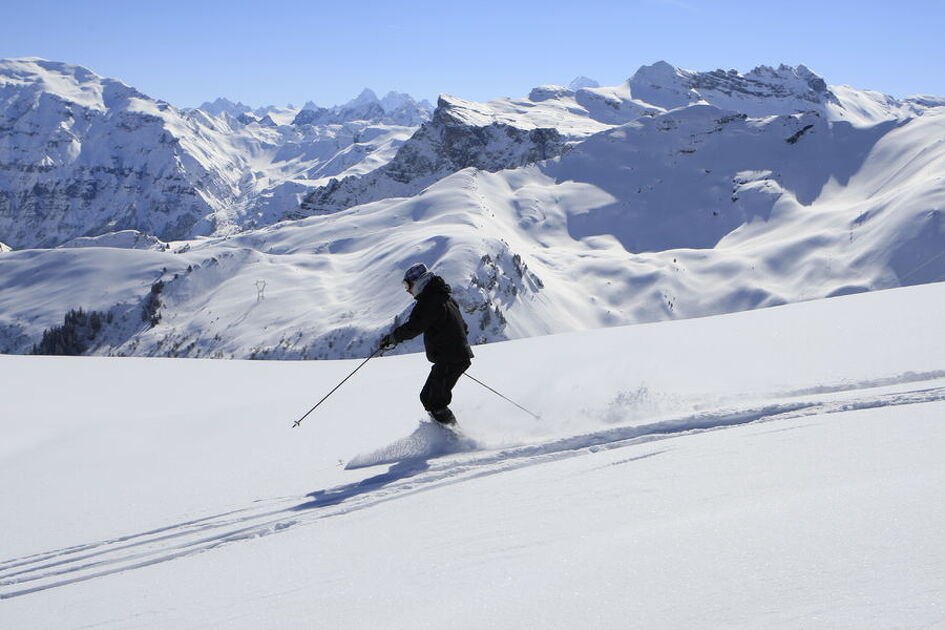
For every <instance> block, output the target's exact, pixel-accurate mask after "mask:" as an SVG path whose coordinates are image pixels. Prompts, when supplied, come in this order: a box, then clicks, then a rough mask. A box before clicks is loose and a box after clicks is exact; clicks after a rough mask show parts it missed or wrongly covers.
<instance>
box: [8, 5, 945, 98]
mask: <svg viewBox="0 0 945 630" xmlns="http://www.w3.org/2000/svg"><path fill="white" fill-rule="evenodd" d="M943 34H945V0H898V1H896V2H891V1H889V0H883V1H875V0H859V1H848V0H838V1H832V0H817V1H811V0H797V1H791V0H785V1H781V2H760V1H756V2H746V1H736V0H719V1H712V2H702V1H699V0H623V1H613V2H601V1H599V0H566V1H559V0H545V1H543V2H535V1H531V0H529V1H526V2H516V1H515V0H504V1H497V0H469V1H467V2H450V1H448V0H436V1H428V0H414V1H411V0H404V1H400V2H398V1H397V0H390V1H386V2H375V1H373V0H331V1H329V2H324V1H321V0H313V1H309V2H305V0H303V1H302V2H293V3H273V2H267V1H265V0H262V1H255V2H244V1H241V0H230V1H227V2H220V1H217V0H189V1H182V0H160V1H157V2H151V1H148V0H144V1H141V0H138V1H137V2H135V1H128V0H122V1H120V2H118V1H114V0H96V1H92V0H70V1H63V0H59V1H54V0H0V58H7V57H27V56H35V57H44V58H46V59H52V60H55V61H65V62H69V63H75V64H79V65H83V66H86V67H88V68H90V69H91V70H93V71H95V72H97V73H98V74H100V75H103V76H106V77H113V78H117V79H120V80H122V81H124V82H125V83H128V84H129V85H132V86H134V87H135V88H137V89H139V90H141V91H142V92H144V93H146V94H148V95H149V96H152V97H154V98H160V99H163V100H166V101H168V102H170V103H172V104H174V105H178V106H195V105H199V104H200V103H202V102H203V101H206V100H212V99H214V98H216V97H217V96H225V97H227V98H229V99H231V100H234V101H236V100H240V101H243V102H244V103H246V104H248V105H252V106H261V105H270V104H272V105H285V104H287V103H292V104H295V105H301V104H302V103H304V102H305V101H308V100H313V101H315V102H316V103H318V104H319V105H324V106H330V105H335V104H339V103H343V102H346V101H348V100H350V99H351V98H353V97H355V96H356V95H357V94H358V93H359V92H360V91H361V89H362V88H364V87H370V88H372V89H374V90H375V91H376V92H378V94H379V95H381V96H383V94H384V93H386V92H388V91H389V90H397V91H401V92H408V93H410V94H412V95H414V96H415V97H417V98H427V99H430V100H431V101H434V99H435V98H436V96H437V94H439V93H444V92H445V93H449V94H453V95H455V96H459V97H462V98H466V99H470V100H488V99H490V98H495V97H498V96H517V97H520V96H526V95H527V94H528V91H529V90H530V89H531V88H532V87H534V86H536V85H541V84H546V83H557V84H565V85H566V84H567V83H569V82H570V81H571V80H572V79H574V78H575V77H576V76H578V75H585V76H588V77H590V78H592V79H595V80H597V81H599V82H600V83H601V84H602V85H616V84H618V83H620V82H622V81H624V80H626V79H627V78H628V77H629V76H630V75H632V74H633V72H634V71H636V69H637V68H639V67H640V66H641V65H644V64H649V63H653V62H655V61H659V60H665V61H668V62H669V63H671V64H673V65H676V66H679V67H682V68H687V69H690V70H714V69H716V68H724V69H726V70H727V69H730V68H735V69H737V70H739V71H741V72H747V71H748V70H750V69H752V68H753V67H755V66H757V65H760V64H765V65H778V64H780V63H787V64H790V65H797V64H801V63H803V64H805V65H807V66H808V67H810V68H811V69H812V70H814V71H815V72H817V73H819V74H820V75H821V76H823V77H824V79H825V80H826V81H827V83H830V84H847V85H852V86H854V87H857V88H862V89H874V90H879V91H881V92H886V93H888V94H892V95H893V96H898V97H902V96H908V95H912V94H917V93H923V94H932V95H938V96H945V63H943V61H945V52H943V47H942V44H941V40H942V37H943Z"/></svg>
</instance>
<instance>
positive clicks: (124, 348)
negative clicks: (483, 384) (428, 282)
mask: <svg viewBox="0 0 945 630" xmlns="http://www.w3.org/2000/svg"><path fill="white" fill-rule="evenodd" d="M24 63H25V62H24ZM30 63H32V64H34V65H35V63H36V62H30ZM99 83H101V81H99ZM69 85H71V86H72V87H73V88H74V90H73V91H75V90H78V88H77V87H75V86H78V85H79V83H77V82H73V83H71V84H69ZM82 85H85V84H84V83H83V84H82ZM90 85H98V83H95V82H94V81H93V82H92V83H91V84H90ZM5 89H6V88H5ZM93 92H94V91H93ZM79 96H81V94H79V95H78V96H76V95H73V96H71V98H73V99H74V101H76V102H77V100H78V99H79ZM83 98H86V99H89V98H91V97H89V96H83ZM139 100H140V99H139ZM356 101H357V102H356V103H355V105H356V107H355V108H357V107H367V108H378V109H383V107H382V106H381V105H379V104H378V103H377V102H376V101H377V98H376V95H373V93H367V92H365V93H363V94H362V95H361V96H360V97H359V99H356ZM92 102H94V103H98V101H95V100H93V101H92ZM938 103H939V101H937V100H936V99H934V98H931V97H924V98H912V99H906V100H897V99H893V98H891V97H888V96H886V95H882V94H878V93H875V92H868V91H859V90H855V89H853V88H849V87H843V86H830V85H827V84H826V82H825V81H824V80H823V79H821V78H820V77H818V76H817V75H815V74H814V73H813V72H811V71H810V70H808V69H807V68H805V67H803V66H799V67H797V68H791V67H787V66H781V67H779V68H777V69H774V68H764V67H762V68H758V69H756V70H753V71H752V72H749V73H747V74H745V75H741V74H738V73H733V72H730V71H714V72H709V73H696V72H691V71H686V70H681V69H676V68H674V67H672V66H670V65H669V64H665V63H657V64H654V65H652V66H647V67H644V68H641V69H640V70H639V71H637V72H636V73H635V74H634V75H633V76H632V77H631V78H630V79H629V80H628V81H627V82H626V83H625V84H622V85H619V86H611V87H600V88H593V87H581V88H579V89H577V90H573V89H570V88H565V87H561V86H540V87H538V88H535V89H534V90H532V91H531V94H530V95H529V97H528V98H525V99H499V100H496V101H490V102H488V103H474V102H470V101H464V100H462V99H459V98H456V97H451V96H443V97H441V99H440V101H439V103H438V106H437V108H436V111H435V112H434V113H433V116H432V118H431V119H430V120H429V121H427V122H425V123H423V124H422V125H420V126H419V127H418V128H413V127H396V126H390V125H386V124H381V123H377V124H373V123H368V122H364V121H361V122H349V123H344V124H342V125H337V124H330V125H327V126H326V125H321V126H320V125H318V124H315V123H314V119H313V122H311V123H309V122H306V121H296V124H292V125H283V124H280V123H278V122H276V126H275V127H272V126H266V125H263V124H260V123H258V122H255V121H250V122H249V123H247V124H243V123H239V122H237V121H235V120H233V119H231V118H229V115H228V114H225V113H224V114H222V115H221V117H220V118H213V117H210V116H208V115H207V114H205V113H203V112H195V113H191V114H187V115H183V114H180V113H179V112H176V111H175V110H173V109H172V108H168V109H167V111H165V112H163V115H164V116H166V117H168V118H160V119H159V121H156V122H154V123H153V124H154V125H155V126H156V127H159V126H161V125H165V124H169V123H168V122H167V120H168V119H169V118H170V117H176V118H174V120H183V121H184V122H180V123H178V126H177V127H175V128H181V127H182V126H186V125H187V124H189V125H199V129H202V130H204V131H202V132H201V133H200V134H196V136H195V137H196V138H198V139H199V141H200V142H203V143H205V144H200V145H199V146H202V147H204V148H205V149H206V152H205V154H206V155H211V152H210V143H211V140H212V141H213V142H217V141H220V142H223V143H224V145H223V146H227V147H230V148H228V149H227V150H226V151H221V154H225V155H227V156H240V155H251V156H254V158H253V161H252V164H253V168H252V171H251V172H252V175H251V176H250V175H245V174H244V175H242V176H241V179H240V181H239V182H238V186H237V189H238V190H239V192H238V193H233V197H232V199H236V200H238V202H234V203H235V205H231V206H223V208H224V209H225V212H224V211H223V210H221V211H219V212H217V213H216V214H213V215H211V216H213V217H221V221H220V223H219V224H217V225H214V226H213V230H216V231H217V232H218V233H217V234H215V235H213V236H211V237H209V238H187V239H177V238H176V237H171V238H170V239H169V238H167V237H166V236H165V237H162V233H160V232H159V231H156V230H149V229H140V228H133V229H132V231H128V230H123V231H122V234H120V235H118V236H114V237H111V236H109V237H105V236H101V235H98V234H91V233H87V232H88V230H86V231H85V232H79V233H77V234H74V235H72V236H70V238H69V239H66V238H64V237H60V239H59V240H57V242H65V241H66V240H69V241H71V242H70V245H71V246H70V247H68V248H65V247H63V248H57V249H23V247H22V246H20V245H18V241H17V240H15V239H13V238H10V236H8V235H7V232H5V231H0V239H2V240H4V241H5V242H7V243H9V244H10V245H11V246H13V247H14V248H15V249H16V251H12V252H8V253H6V254H4V255H3V257H2V258H0V351H4V352H10V353H22V352H29V351H30V350H32V349H33V348H34V346H41V347H40V348H38V349H40V350H43V349H44V348H45V349H46V350H47V351H56V349H57V348H60V351H61V347H60V346H57V345H56V344H55V343H53V342H55V341H57V340H61V337H62V335H64V334H65V333H69V335H72V336H71V337H68V339H69V344H67V345H68V348H69V349H70V350H73V351H78V352H82V353H86V354H105V355H107V354H119V355H139V356H190V357H254V358H338V357H354V356H365V355H366V354H367V353H368V352H369V351H370V350H371V349H372V346H373V344H374V343H375V342H376V339H377V338H378V337H379V336H380V334H382V333H383V332H385V331H386V330H387V329H388V328H389V327H390V325H391V321H392V319H393V317H394V316H395V315H403V314H404V313H405V312H406V310H407V309H408V308H409V306H410V301H409V299H408V296H406V295H405V294H404V293H403V291H402V289H401V287H400V283H399V280H400V276H401V274H402V273H403V270H404V269H405V268H406V267H407V266H408V265H409V264H410V263H412V262H414V261H417V260H419V261H423V262H425V263H427V264H428V265H430V266H431V267H433V268H434V270H435V271H437V272H438V273H441V274H442V275H444V277H446V279H447V280H448V281H449V282H450V283H451V284H452V286H453V288H454V291H455V293H456V295H457V298H458V299H459V301H460V302H461V303H462V305H463V307H464V309H465V312H466V318H467V321H468V322H469V324H470V328H471V338H472V339H473V341H475V342H477V343H482V342H489V341H497V340H503V339H511V338H520V337H528V336H534V335H543V334H549V333H560V332H566V331H572V330H582V329H590V328H599V327H606V326H614V325H621V324H631V323H641V322H652V321H658V320H664V319H675V318H692V317H701V316H706V315H713V314H719V313H727V312H733V311H739V310H746V309H754V308H759V307H766V306H773V305H779V304H784V303H789V302H797V301H805V300H810V299H815V298H822V297H829V296H837V295H843V294H848V293H856V292H863V291H871V290H876V289H886V288H892V287H897V286H902V285H912V284H920V283H927V282H934V281H939V280H943V279H945V254H943V252H945V226H943V222H942V211H943V208H945V185H943V174H945V143H943V142H942V139H943V138H945V108H943V107H942V106H941V105H940V104H938ZM74 106H75V105H74ZM156 109H157V111H159V112H161V110H160V108H156ZM326 111H327V110H326ZM309 113H312V114H313V115H318V112H316V111H314V110H302V111H300V112H298V113H297V114H296V117H298V116H302V115H303V114H309ZM160 121H165V122H163V123H162V122H160ZM207 129H214V130H215V131H214V132H213V133H211V132H210V131H206V130H207ZM214 134H215V135H214ZM408 136H409V137H408ZM188 137H189V136H188ZM287 138H288V140H287ZM24 142H25V140H24ZM197 143H198V140H193V141H192V143H191V144H187V143H184V142H183V141H181V142H178V143H177V144H176V145H173V146H175V147H177V146H179V147H184V148H185V147H187V146H192V145H197ZM175 150H179V151H181V152H183V148H181V149H175ZM175 155H176V154H175ZM181 155H183V153H181ZM228 159H231V160H232V161H233V163H234V167H233V168H235V169H236V171H232V170H227V169H220V170H219V171H210V170H208V171H207V172H213V173H218V176H219V177H220V178H221V180H223V179H224V178H226V177H229V178H231V179H232V178H233V177H235V174H234V173H238V172H239V168H242V166H239V165H240V164H243V162H240V161H239V159H237V158H235V157H231V158H228ZM191 162H192V160H189V159H188V160H185V159H183V158H181V159H179V160H178V163H179V164H182V165H184V164H190V163H191ZM248 162H249V161H247V163H248ZM208 163H210V164H217V163H218V162H217V161H216V160H208ZM238 166H239V168H237V167H238ZM208 168H209V167H208ZM189 172H190V171H186V170H185V171H183V173H185V174H186V173H189ZM333 172H334V173H336V176H332V175H331V173H333ZM345 174H347V176H344V175H345ZM54 176H55V174H53V175H51V176H50V177H54ZM198 198H199V199H202V200H206V199H209V197H208V196H207V195H203V196H198ZM7 199H9V197H7ZM7 207H10V206H9V205H8V206H7ZM175 208H176V206H175ZM0 217H2V213H0ZM224 219H225V220H224ZM279 219H291V220H286V221H281V222H277V221H278V220H279ZM6 225H11V224H10V223H8V224H6ZM119 227H123V226H121V225H118V224H116V225H115V226H114V227H113V229H112V230H111V231H119V230H118V228H119ZM224 227H225V228H226V229H223V228H224ZM5 229H7V230H10V229H13V228H9V227H8V228H5ZM134 230H137V231H134ZM213 230H208V231H213ZM220 232H222V234H221V233H220ZM82 236H84V237H86V238H80V239H78V240H75V239H76V237H82ZM78 309H82V312H81V314H77V313H76V311H78ZM70 312H73V314H71V315H68V314H69V313H70ZM67 315H68V317H67ZM93 315H94V317H93ZM67 320H68V321H67ZM44 333H45V334H47V335H48V336H49V339H48V341H49V344H43V343H41V342H42V340H43V338H44ZM67 336H68V335H67ZM415 348H416V345H412V346H410V345H408V346H407V347H405V348H402V349H401V350H402V351H409V350H411V349H415Z"/></svg>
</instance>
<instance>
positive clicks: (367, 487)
mask: <svg viewBox="0 0 945 630" xmlns="http://www.w3.org/2000/svg"><path fill="white" fill-rule="evenodd" d="M906 384H912V385H913V386H912V387H911V388H910V389H908V390H907V391H897V392H888V391H885V392H884V391H877V388H878V387H888V386H890V385H900V386H901V385H906ZM937 401H945V372H942V371H937V372H931V373H925V374H904V375H901V376H900V377H897V378H895V379H883V380H882V381H869V382H863V383H861V384H860V387H859V388H857V387H856V385H855V384H849V383H847V384H843V385H839V386H834V387H823V388H815V389H814V390H804V391H803V393H801V394H800V395H799V396H798V397H797V398H796V399H793V400H778V401H776V402H772V403H770V404H762V405H756V406H749V407H745V408H741V409H731V408H730V409H716V410H710V411H701V412H699V413H696V414H689V415H685V416H680V417H677V418H673V419H668V420H663V421H660V422H655V423H651V424H644V425H634V426H621V427H613V428H608V429H605V430H601V431H596V432H593V433H587V434H583V435H575V436H571V437H565V438H560V439H555V440H551V441H547V442H543V443H536V444H527V445H521V446H514V447H509V448H505V449H501V450H496V451H488V452H487V451H473V452H468V451H467V452H462V451H461V452H458V453H457V452H455V451H453V452H450V451H446V452H445V453H444V452H440V451H436V452H433V453H427V454H424V455H421V456H418V457H416V458H414V459H407V460H404V461H400V462H396V463H391V462H388V463H390V464H392V465H390V467H389V468H388V470H387V471H386V472H382V473H380V474H377V475H374V476H372V477H368V478H366V479H362V480H359V481H356V482H353V483H350V484H344V485H341V486H336V487H333V488H326V489H323V490H317V491H315V492H312V493H310V494H308V495H305V496H302V497H299V496H291V497H283V498H276V499H269V500H262V501H256V502H254V504H253V505H252V506H249V507H245V508H242V509H236V510H231V511H227V512H223V513H221V514H216V515H212V516H207V517H204V518H200V519H195V520H189V521H185V522H181V523H175V524H171V525H168V526H166V527H161V528H157V529H152V530H149V531H145V532H141V533H137V534H129V535H127V536H121V537H118V538H113V539H111V540H104V541H100V542H93V543H88V544H84V545H77V546H72V547H66V548H63V549H56V550H51V551H46V552H43V553H38V554H33V555H29V556H24V557H20V558H14V559H10V560H5V561H3V562H0V599H9V598H13V597H18V596H22V595H28V594H30V593H36V592H40V591H44V590H47V589H52V588H58V587H61V586H66V585H69V584H75V583H78V582H84V581H87V580H92V579H96V578H99V577H104V576H108V575H113V574H116V573H120V572H123V571H129V570H132V569H138V568H143V567H147V566H151V565H155V564H159V563H162V562H167V561H169V560H174V559H176V558H182V557H186V556H190V555H194V554H197V553H202V552H204V551H208V550H210V549H214V548H217V547H220V546H222V545H225V544H228V543H232V542H237V541H243V540H249V539H253V538H258V537H261V536H267V535H269V534H274V533H277V532H282V531H286V530H288V529H291V528H294V527H295V526H297V525H307V524H312V523H315V522H317V521H319V520H321V519H323V518H328V517H332V516H341V515H344V514H348V513H350V512H354V511H356V510H361V509H365V508H369V507H372V506H375V505H379V504H381V503H384V502H386V501H390V500H393V499H398V498H403V497H407V496H411V495H413V494H416V493H418V492H424V491H428V490H434V489H436V488H440V487H444V486H447V485H451V484H456V483H462V482H465V481H468V480H471V479H476V478H480V477H486V476H491V475H496V474H501V473H503V472H507V471H512V470H517V469H520V468H524V467H528V466H534V465H536V464H542V463H546V462H552V461H558V460H562V459H565V458H570V457H576V456H580V455H586V454H589V453H596V452H600V451H603V450H611V449H617V448H624V447H628V446H632V445H636V444H641V443H645V442H650V441H654V440H663V439H671V438H673V437H678V436H681V435H688V434H692V433H698V432H704V431H710V430H719V429H725V428H728V427H733V426H739V425H745V424H748V423H759V422H771V421H778V420H787V419H792V418H799V417H805V416H816V415H827V414H833V413H839V412H844V411H856V410H863V409H872V408H878V407H892V406H901V405H912V404H921V403H929V402H937ZM382 450H383V449H382ZM638 459H642V458H639V457H634V458H631V459H629V460H626V461H636V460H638Z"/></svg>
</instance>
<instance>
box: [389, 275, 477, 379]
mask: <svg viewBox="0 0 945 630" xmlns="http://www.w3.org/2000/svg"><path fill="white" fill-rule="evenodd" d="M450 293H451V289H450V285H448V284H446V282H444V280H443V278H441V277H440V276H433V278H431V279H430V282H429V283H427V286H425V287H424V288H423V291H421V292H420V295H418V296H416V297H415V298H414V299H415V300H416V301H417V303H416V304H415V305H414V307H413V310H412V311H411V312H410V317H409V318H408V319H407V322H406V323H405V324H404V325H403V326H398V327H397V328H395V329H394V333H393V335H394V338H395V339H396V340H397V342H398V343H399V342H401V341H404V340H406V339H413V338H414V337H416V336H417V335H419V334H420V333H423V347H424V348H425V349H426V351H427V359H429V360H430V361H431V362H432V363H465V362H466V361H469V359H471V358H472V357H473V353H472V349H471V348H470V347H469V341H468V340H467V339H466V335H468V334H469V328H468V327H467V326H466V322H465V321H464V320H463V315H462V313H460V312H459V305H458V304H456V300H454V299H453V298H452V297H450Z"/></svg>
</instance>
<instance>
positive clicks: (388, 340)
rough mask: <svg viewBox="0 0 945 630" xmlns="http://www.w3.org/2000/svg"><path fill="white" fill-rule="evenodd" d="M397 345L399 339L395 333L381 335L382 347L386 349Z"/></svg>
mask: <svg viewBox="0 0 945 630" xmlns="http://www.w3.org/2000/svg"><path fill="white" fill-rule="evenodd" d="M396 345H397V339H396V338H395V337H394V333H387V334H386V335H384V336H383V337H381V348H384V349H385V350H386V349H388V348H393V347H394V346H396Z"/></svg>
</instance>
